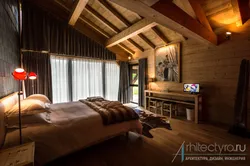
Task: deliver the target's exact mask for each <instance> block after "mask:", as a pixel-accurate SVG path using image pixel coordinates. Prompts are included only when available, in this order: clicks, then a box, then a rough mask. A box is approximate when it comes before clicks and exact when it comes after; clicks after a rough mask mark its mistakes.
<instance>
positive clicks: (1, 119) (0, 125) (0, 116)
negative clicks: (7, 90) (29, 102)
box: [0, 93, 18, 148]
mask: <svg viewBox="0 0 250 166" xmlns="http://www.w3.org/2000/svg"><path fill="white" fill-rule="evenodd" d="M17 101H18V95H17V93H13V94H10V95H8V96H6V97H4V98H2V99H0V148H1V147H2V145H3V144H4V140H5V135H6V121H5V115H4V112H5V111H8V110H10V109H11V108H12V107H13V106H14V105H15V104H16V103H17Z"/></svg>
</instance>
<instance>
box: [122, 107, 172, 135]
mask: <svg viewBox="0 0 250 166" xmlns="http://www.w3.org/2000/svg"><path fill="white" fill-rule="evenodd" d="M124 105H125V106H127V107H130V108H132V109H134V111H135V112H136V113H137V114H138V115H139V118H140V122H141V124H142V126H143V129H142V134H143V135H144V136H146V137H148V138H153V135H152V134H151V133H150V132H149V131H150V130H152V129H155V128H165V129H168V130H172V128H171V125H170V123H169V121H168V119H167V118H166V117H164V116H160V115H157V114H154V113H152V112H150V111H148V110H145V109H143V108H141V107H138V106H136V105H133V104H124Z"/></svg>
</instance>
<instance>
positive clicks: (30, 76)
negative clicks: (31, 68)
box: [29, 72, 37, 94]
mask: <svg viewBox="0 0 250 166" xmlns="http://www.w3.org/2000/svg"><path fill="white" fill-rule="evenodd" d="M36 78H37V75H36V73H34V72H30V73H29V79H30V80H31V81H32V94H34V93H35V90H34V80H35V79H36Z"/></svg>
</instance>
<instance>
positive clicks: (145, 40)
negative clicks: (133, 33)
mask: <svg viewBox="0 0 250 166" xmlns="http://www.w3.org/2000/svg"><path fill="white" fill-rule="evenodd" d="M99 2H100V3H101V4H102V6H103V7H105V8H106V9H107V10H109V11H110V12H111V13H112V14H113V15H114V16H115V17H116V18H117V19H118V20H120V21H121V22H122V23H123V24H124V25H125V26H127V27H130V26H131V25H132V24H131V23H130V22H129V21H128V20H127V19H126V18H125V17H123V16H122V15H121V14H120V13H119V12H118V11H117V10H116V9H115V8H113V7H112V6H111V5H109V4H108V2H107V1H106V0H99ZM139 17H140V16H139ZM139 37H140V36H139ZM140 38H141V39H142V40H143V41H144V42H145V43H147V44H148V43H149V46H150V47H152V45H154V44H153V43H152V42H151V41H150V40H149V39H148V38H147V37H145V36H144V38H142V37H140ZM128 41H129V42H130V40H128ZM130 43H131V42H130ZM131 44H133V43H131ZM135 44H137V43H135ZM135 44H133V45H134V46H135ZM136 47H137V48H138V49H139V50H141V51H142V49H143V48H142V47H141V48H142V49H141V48H140V46H139V45H138V46H136ZM143 51H144V49H143Z"/></svg>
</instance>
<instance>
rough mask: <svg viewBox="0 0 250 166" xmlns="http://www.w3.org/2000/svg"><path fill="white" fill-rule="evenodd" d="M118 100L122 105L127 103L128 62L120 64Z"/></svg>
mask: <svg viewBox="0 0 250 166" xmlns="http://www.w3.org/2000/svg"><path fill="white" fill-rule="evenodd" d="M118 100H119V101H120V102H122V103H129V102H130V101H129V66H128V62H121V63H120V79H119V93H118Z"/></svg>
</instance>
